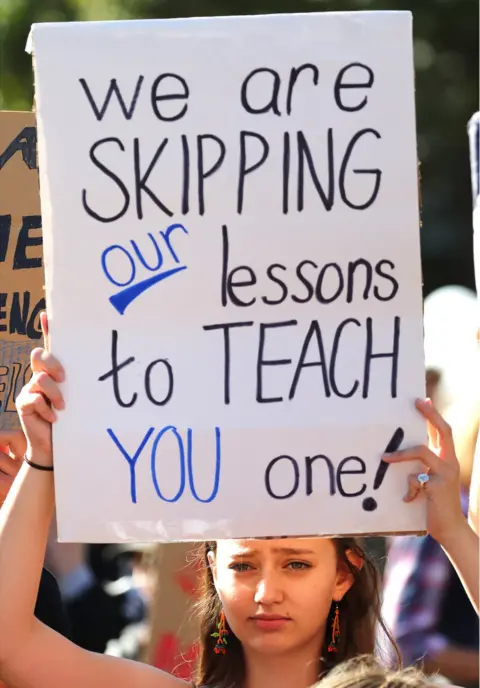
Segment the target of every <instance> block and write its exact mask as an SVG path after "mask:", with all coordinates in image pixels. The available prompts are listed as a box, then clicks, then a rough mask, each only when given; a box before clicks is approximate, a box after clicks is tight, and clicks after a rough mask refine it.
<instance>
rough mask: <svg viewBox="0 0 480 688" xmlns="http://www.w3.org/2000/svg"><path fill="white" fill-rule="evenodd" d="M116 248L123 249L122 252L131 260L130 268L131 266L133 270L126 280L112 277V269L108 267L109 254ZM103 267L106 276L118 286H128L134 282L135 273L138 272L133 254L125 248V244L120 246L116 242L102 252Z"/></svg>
mask: <svg viewBox="0 0 480 688" xmlns="http://www.w3.org/2000/svg"><path fill="white" fill-rule="evenodd" d="M114 249H118V250H119V251H122V253H124V254H125V255H126V256H127V258H128V260H129V261H130V268H131V271H132V272H131V275H130V277H129V278H128V279H127V280H126V281H125V282H119V281H118V280H116V279H115V278H114V277H112V275H111V274H110V271H109V269H108V267H107V256H108V254H109V253H110V252H111V251H113V250H114ZM102 268H103V272H104V274H105V277H106V278H107V279H108V280H109V281H110V282H111V283H112V284H115V285H116V286H117V287H126V286H128V285H129V284H131V283H132V282H133V280H134V279H135V275H136V273H137V271H136V269H135V262H134V260H133V258H132V256H131V255H130V254H129V252H128V251H127V249H126V248H123V246H119V245H118V244H114V245H113V246H109V247H108V248H106V249H105V250H104V252H103V253H102Z"/></svg>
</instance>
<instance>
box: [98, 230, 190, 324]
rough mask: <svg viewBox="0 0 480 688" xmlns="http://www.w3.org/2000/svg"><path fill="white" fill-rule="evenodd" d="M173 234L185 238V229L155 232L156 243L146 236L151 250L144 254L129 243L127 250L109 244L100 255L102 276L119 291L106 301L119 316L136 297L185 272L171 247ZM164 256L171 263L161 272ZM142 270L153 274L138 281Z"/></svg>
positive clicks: (132, 243)
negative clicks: (148, 258)
mask: <svg viewBox="0 0 480 688" xmlns="http://www.w3.org/2000/svg"><path fill="white" fill-rule="evenodd" d="M175 230H180V231H181V232H183V233H184V234H188V231H187V229H186V228H185V227H184V226H183V225H181V224H172V225H170V226H169V227H167V229H166V230H165V231H160V232H159V234H160V237H161V238H160V240H158V239H157V238H156V237H155V236H154V235H153V234H151V233H150V232H148V234H147V237H148V239H149V243H150V244H151V246H149V247H148V249H147V250H143V251H142V250H141V249H140V247H139V246H138V243H137V242H136V241H134V240H133V239H131V240H130V245H131V248H130V247H129V248H128V249H127V248H125V246H121V245H120V244H113V245H111V246H108V247H107V248H106V249H105V250H104V251H103V253H102V258H101V263H102V270H103V274H104V275H105V277H106V278H107V279H108V281H109V282H110V283H111V284H113V285H114V286H115V287H117V289H119V291H117V292H116V293H115V294H114V295H113V296H111V297H110V299H109V300H110V303H111V304H112V306H113V307H114V308H115V309H116V310H117V311H118V312H119V313H120V315H123V314H124V313H125V311H126V309H127V307H128V306H129V305H130V304H131V303H132V302H133V301H134V300H135V299H136V298H137V297H138V296H140V295H141V294H143V293H144V292H146V291H147V290H148V289H150V287H153V285H154V284H157V283H158V282H161V281H162V280H164V279H167V278H168V277H171V276H172V275H175V274H176V273H177V272H181V271H182V270H186V269H187V266H186V265H182V264H181V262H180V259H179V257H178V255H177V253H176V252H175V250H174V248H173V246H172V240H171V235H172V233H173V232H175ZM152 248H153V252H152ZM147 252H148V253H149V257H150V260H147V258H146V257H145V254H146V253H147ZM165 253H166V255H167V256H170V258H172V259H173V261H174V264H175V265H174V267H170V268H168V267H167V268H165V266H164V262H165V260H164V254H165ZM152 255H153V257H152ZM119 268H120V270H119ZM142 268H144V269H145V270H148V272H151V273H155V274H154V275H152V276H150V277H146V278H145V277H144V278H142V277H140V279H138V278H137V273H139V272H140V271H141V269H142ZM120 271H121V272H122V273H123V275H122V276H121V277H120V275H119V274H118V273H119V272H120Z"/></svg>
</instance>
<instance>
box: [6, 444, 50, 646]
mask: <svg viewBox="0 0 480 688" xmlns="http://www.w3.org/2000/svg"><path fill="white" fill-rule="evenodd" d="M32 460H33V461H36V460H37V461H38V462H39V463H41V459H40V458H38V459H37V458H36V457H35V456H32ZM53 504H54V487H53V473H51V472H46V471H39V470H37V469H35V468H32V467H30V466H28V465H27V464H24V465H23V466H22V468H21V470H20V472H19V474H18V476H17V478H16V480H15V482H14V484H13V486H12V488H11V490H10V493H9V495H8V497H7V499H6V501H5V503H4V505H3V506H2V508H1V509H0V658H1V659H6V658H7V657H8V656H9V653H10V652H13V651H15V649H16V648H17V647H18V646H19V644H21V643H22V642H24V641H25V639H26V636H27V635H28V634H29V632H31V630H32V629H33V627H34V609H35V603H36V599H37V593H38V587H39V583H40V577H41V573H42V568H43V561H44V557H45V549H46V544H47V537H48V531H49V527H50V521H51V518H52V514H53Z"/></svg>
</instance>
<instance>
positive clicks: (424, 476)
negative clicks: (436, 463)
mask: <svg viewBox="0 0 480 688" xmlns="http://www.w3.org/2000/svg"><path fill="white" fill-rule="evenodd" d="M429 480H430V476H429V475H428V473H419V474H418V475H417V481H418V484H419V485H420V489H421V490H424V489H425V488H426V487H427V483H428V481H429Z"/></svg>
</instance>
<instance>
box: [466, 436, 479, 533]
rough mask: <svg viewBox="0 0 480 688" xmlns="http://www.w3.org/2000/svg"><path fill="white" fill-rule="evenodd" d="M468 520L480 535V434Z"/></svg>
mask: <svg viewBox="0 0 480 688" xmlns="http://www.w3.org/2000/svg"><path fill="white" fill-rule="evenodd" d="M468 521H469V523H470V525H471V527H472V528H473V530H474V531H475V532H476V534H477V535H480V434H479V436H478V438H477V444H476V447H475V458H474V461H473V472H472V478H471V482H470V499H469V505H468Z"/></svg>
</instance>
